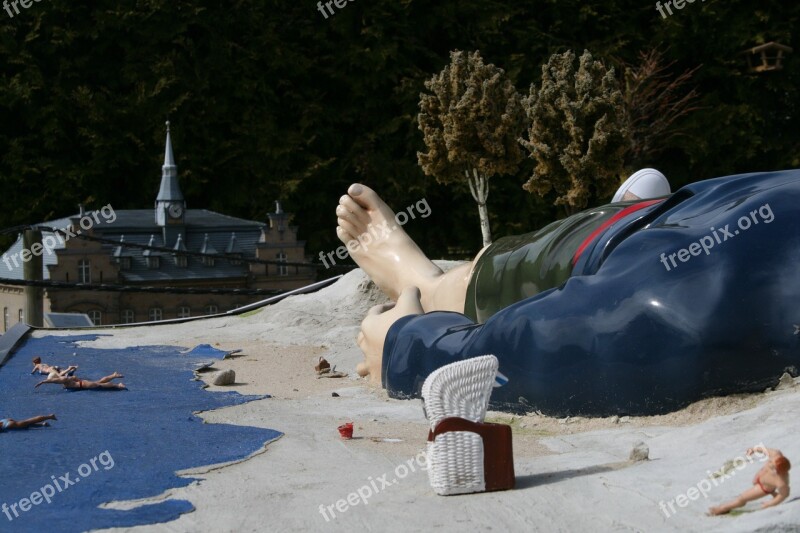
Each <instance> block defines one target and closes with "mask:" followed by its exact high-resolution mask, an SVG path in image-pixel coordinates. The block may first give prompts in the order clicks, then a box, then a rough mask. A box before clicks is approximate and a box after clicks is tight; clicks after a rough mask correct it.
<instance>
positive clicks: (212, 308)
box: [206, 304, 219, 315]
mask: <svg viewBox="0 0 800 533" xmlns="http://www.w3.org/2000/svg"><path fill="white" fill-rule="evenodd" d="M217 313H219V307H217V306H216V305H213V304H212V305H207V306H206V314H207V315H216V314H217Z"/></svg>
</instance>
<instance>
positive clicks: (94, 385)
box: [34, 372, 126, 390]
mask: <svg viewBox="0 0 800 533" xmlns="http://www.w3.org/2000/svg"><path fill="white" fill-rule="evenodd" d="M124 377H125V376H123V375H122V374H119V373H117V372H114V373H113V374H111V375H110V376H106V377H104V378H101V379H99V380H97V381H89V380H88V379H80V378H77V377H75V376H58V377H48V378H47V379H45V380H44V381H40V382H39V383H37V384H36V386H35V387H34V388H37V387H39V386H40V385H44V384H55V385H63V386H64V388H65V389H69V390H90V389H116V390H124V389H126V387H125V384H124V383H111V381H112V380H115V379H119V378H124Z"/></svg>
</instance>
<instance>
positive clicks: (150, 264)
mask: <svg viewBox="0 0 800 533" xmlns="http://www.w3.org/2000/svg"><path fill="white" fill-rule="evenodd" d="M160 266H161V258H160V257H159V256H157V255H151V256H149V257H148V258H147V268H150V269H152V270H155V269H157V268H159V267H160Z"/></svg>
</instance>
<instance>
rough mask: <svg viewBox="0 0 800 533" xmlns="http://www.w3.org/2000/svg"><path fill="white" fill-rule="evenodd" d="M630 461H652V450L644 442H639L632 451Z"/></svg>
mask: <svg viewBox="0 0 800 533" xmlns="http://www.w3.org/2000/svg"><path fill="white" fill-rule="evenodd" d="M629 459H630V460H631V461H647V460H648V459H650V448H649V447H648V446H647V444H645V443H644V442H641V441H640V442H637V443H636V444H635V445H634V447H633V450H631V455H630V457H629Z"/></svg>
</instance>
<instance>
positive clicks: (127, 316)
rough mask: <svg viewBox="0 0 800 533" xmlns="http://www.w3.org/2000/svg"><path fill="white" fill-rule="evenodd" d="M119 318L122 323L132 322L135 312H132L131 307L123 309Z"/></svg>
mask: <svg viewBox="0 0 800 533" xmlns="http://www.w3.org/2000/svg"><path fill="white" fill-rule="evenodd" d="M121 318H122V323H123V324H133V323H134V322H135V321H136V314H135V313H134V312H133V309H125V310H123V311H122V317H121Z"/></svg>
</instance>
